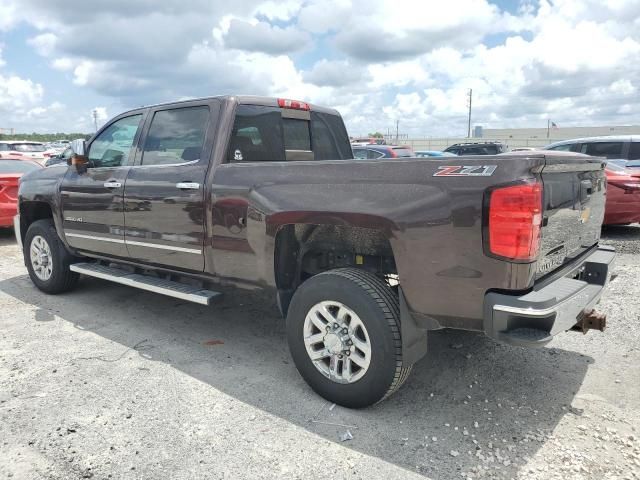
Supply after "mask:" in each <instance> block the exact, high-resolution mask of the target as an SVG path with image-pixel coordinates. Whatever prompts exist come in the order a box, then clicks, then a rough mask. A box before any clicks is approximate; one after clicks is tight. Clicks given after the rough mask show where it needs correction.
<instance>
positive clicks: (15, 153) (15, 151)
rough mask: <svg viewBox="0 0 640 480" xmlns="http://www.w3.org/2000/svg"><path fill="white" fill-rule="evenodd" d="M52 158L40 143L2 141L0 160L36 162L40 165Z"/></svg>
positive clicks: (0, 143) (0, 142)
mask: <svg viewBox="0 0 640 480" xmlns="http://www.w3.org/2000/svg"><path fill="white" fill-rule="evenodd" d="M50 156H51V153H50V152H48V151H47V149H46V147H45V146H44V144H42V143H40V142H29V141H24V140H2V141H0V158H9V159H12V160H35V161H36V162H39V163H44V161H45V160H46V159H47V158H49V157H50Z"/></svg>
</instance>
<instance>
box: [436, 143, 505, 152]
mask: <svg viewBox="0 0 640 480" xmlns="http://www.w3.org/2000/svg"><path fill="white" fill-rule="evenodd" d="M508 149H509V148H508V147H507V146H506V145H505V144H503V143H500V142H464V143H456V144H454V145H451V146H450V147H447V148H445V149H444V151H445V152H449V153H453V154H454V155H498V154H499V153H504V152H506V151H507V150H508Z"/></svg>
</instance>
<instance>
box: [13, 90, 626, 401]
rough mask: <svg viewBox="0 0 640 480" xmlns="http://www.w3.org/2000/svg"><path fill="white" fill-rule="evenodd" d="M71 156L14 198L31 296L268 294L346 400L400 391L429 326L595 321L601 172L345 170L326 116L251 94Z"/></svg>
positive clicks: (156, 120)
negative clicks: (92, 280) (93, 284)
mask: <svg viewBox="0 0 640 480" xmlns="http://www.w3.org/2000/svg"><path fill="white" fill-rule="evenodd" d="M73 148H74V152H75V157H74V158H73V162H72V165H70V166H65V165H63V166H54V167H50V168H47V169H43V170H40V171H37V172H34V173H32V174H29V175H26V176H25V177H23V179H22V182H21V185H20V191H19V216H18V217H16V221H15V226H16V230H17V237H18V239H19V241H20V242H22V244H23V245H24V260H25V264H26V266H27V268H28V270H29V275H30V276H31V279H32V280H33V282H34V283H35V285H36V286H37V287H38V288H39V289H41V290H42V291H44V292H47V293H60V292H64V291H67V290H70V289H71V288H73V286H74V285H75V284H76V283H77V282H78V279H79V277H80V274H84V275H90V276H93V277H98V278H103V279H105V280H110V281H113V282H117V283H121V284H124V285H129V286H132V287H137V288H142V289H145V290H150V291H153V292H158V293H162V294H165V295H171V296H173V297H177V298H181V299H184V300H189V301H193V302H197V303H201V304H204V305H208V304H209V303H210V302H212V301H213V300H214V299H215V298H217V297H218V296H219V295H220V292H219V291H218V290H220V289H222V290H223V289H224V288H223V287H225V286H228V285H235V286H240V287H245V288H271V289H273V290H274V292H276V296H277V300H278V304H279V307H280V309H281V311H282V313H283V315H285V316H286V322H287V332H288V341H289V346H290V350H291V354H292V356H293V359H294V361H295V364H296V366H297V368H298V370H299V371H300V373H301V374H302V376H303V377H304V378H305V380H306V381H307V382H308V383H309V385H311V387H312V388H313V389H314V390H315V391H316V392H318V393H319V394H320V395H322V396H324V397H325V398H327V399H329V400H331V401H334V402H337V403H340V404H342V405H346V406H350V407H363V406H367V405H371V404H373V403H375V402H378V401H380V400H382V399H384V398H386V397H387V396H388V395H390V394H391V393H393V392H394V391H395V390H396V389H397V388H398V387H399V386H400V385H401V384H402V383H403V382H404V380H405V379H406V378H407V376H408V375H409V372H410V370H411V366H412V365H413V364H414V363H415V362H416V361H417V360H419V359H420V358H421V357H422V356H423V355H424V354H425V352H426V349H427V332H428V331H429V330H436V329H440V328H457V329H465V330H475V331H483V332H485V333H486V334H487V335H489V336H490V337H492V338H495V339H496V340H499V341H501V342H506V343H510V344H514V345H522V346H539V345H544V344H546V343H547V342H549V341H550V340H551V338H552V336H553V335H555V334H557V333H560V332H563V331H566V330H569V329H572V328H573V329H580V330H583V331H585V330H586V329H588V328H601V327H603V319H602V318H601V317H599V316H597V315H595V314H594V313H592V312H591V311H592V309H593V306H594V305H595V304H596V303H597V301H598V299H599V297H600V295H601V293H602V291H603V289H604V287H605V286H606V284H607V281H608V279H609V275H610V269H611V264H612V262H613V259H614V256H615V254H614V252H613V250H611V249H608V248H605V247H602V246H599V245H598V240H599V237H600V226H601V223H602V218H603V213H604V200H605V195H606V182H605V178H604V172H603V168H604V164H603V162H602V161H601V160H598V159H594V158H592V157H586V156H581V155H579V154H571V153H563V152H544V153H542V152H523V153H521V154H517V155H515V154H512V155H509V154H506V155H498V156H483V157H459V158H450V157H446V158H442V159H434V160H431V159H417V158H407V159H384V160H354V159H353V155H352V151H351V147H350V145H349V139H348V136H347V133H346V130H345V128H344V125H343V122H342V119H341V118H340V116H339V114H338V113H337V112H336V111H335V110H331V109H327V108H322V107H317V106H315V105H309V104H306V103H303V102H298V101H292V100H285V99H271V98H259V97H213V98H206V99H201V100H190V101H187V102H179V103H171V104H165V105H156V106H152V107H144V108H139V109H136V110H133V111H130V112H127V113H123V114H122V115H119V116H118V117H116V118H114V119H113V120H111V121H110V122H109V123H107V124H106V125H105V126H104V127H103V128H102V129H101V130H100V131H99V132H97V134H96V135H95V136H94V137H93V138H92V139H91V140H89V141H88V142H87V143H86V144H85V143H84V142H82V141H75V142H74V146H73Z"/></svg>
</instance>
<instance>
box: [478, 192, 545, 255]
mask: <svg viewBox="0 0 640 480" xmlns="http://www.w3.org/2000/svg"><path fill="white" fill-rule="evenodd" d="M488 216H489V224H488V237H489V239H488V240H489V242H488V243H489V252H490V253H491V254H492V255H495V256H498V257H501V258H504V259H507V260H517V261H521V262H527V261H533V260H535V258H536V257H537V255H538V251H539V249H540V229H541V226H542V184H540V183H524V184H521V185H511V186H508V187H500V188H497V189H495V190H492V191H491V192H490V196H489V209H488Z"/></svg>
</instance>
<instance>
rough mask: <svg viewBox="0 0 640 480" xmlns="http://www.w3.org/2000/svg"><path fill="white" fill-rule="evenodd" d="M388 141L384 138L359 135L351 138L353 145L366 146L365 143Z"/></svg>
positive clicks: (378, 143) (383, 143) (379, 143)
mask: <svg viewBox="0 0 640 480" xmlns="http://www.w3.org/2000/svg"><path fill="white" fill-rule="evenodd" d="M386 143H387V141H386V140H385V139H384V138H378V137H358V138H352V139H351V145H354V146H364V145H386Z"/></svg>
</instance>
